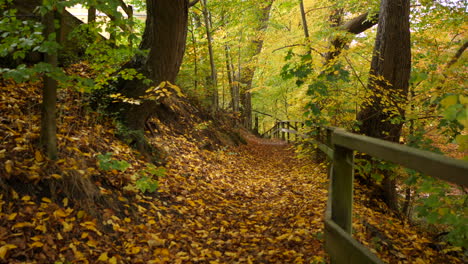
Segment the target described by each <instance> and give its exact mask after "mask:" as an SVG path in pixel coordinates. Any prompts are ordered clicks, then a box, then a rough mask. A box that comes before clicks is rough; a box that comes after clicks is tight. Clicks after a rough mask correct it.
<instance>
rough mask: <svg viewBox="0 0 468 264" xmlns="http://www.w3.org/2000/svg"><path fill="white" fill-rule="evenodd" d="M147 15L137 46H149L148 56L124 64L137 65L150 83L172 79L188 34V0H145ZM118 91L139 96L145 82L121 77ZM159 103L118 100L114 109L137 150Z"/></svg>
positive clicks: (174, 77) (141, 144) (145, 87)
mask: <svg viewBox="0 0 468 264" xmlns="http://www.w3.org/2000/svg"><path fill="white" fill-rule="evenodd" d="M146 6H147V19H146V27H145V31H144V33H143V39H142V42H141V44H140V49H143V50H145V49H149V54H148V57H147V58H141V57H136V58H134V59H133V60H132V62H131V63H129V64H128V65H127V67H132V68H136V69H138V70H139V71H140V72H141V73H143V74H144V75H145V76H146V77H147V78H149V79H150V80H151V81H152V84H151V85H153V86H155V85H158V84H159V83H161V82H162V81H169V82H171V83H174V82H175V79H176V76H177V74H178V72H179V68H180V65H181V63H182V59H183V55H184V51H185V41H186V37H187V23H188V0H147V1H146ZM119 86H120V90H121V93H122V94H123V95H124V96H126V97H129V98H135V99H139V97H140V96H142V95H144V94H145V91H146V90H147V89H148V85H146V84H144V83H143V82H142V81H140V80H121V82H120V84H119ZM158 105H159V103H158V102H156V101H153V100H151V101H143V102H142V103H141V104H140V105H135V104H128V103H119V104H117V105H116V106H115V107H116V108H117V109H115V108H114V109H113V111H118V112H119V113H120V116H121V119H122V122H123V123H124V125H126V126H127V128H128V129H129V130H130V132H135V131H136V132H139V133H136V134H135V133H131V134H134V135H135V136H134V137H132V138H133V139H134V140H135V141H136V144H137V149H139V150H140V151H146V150H147V147H148V146H147V144H146V141H144V137H143V131H144V128H145V123H146V121H147V120H148V118H149V117H150V116H151V115H152V114H154V113H155V111H156V110H157V108H158Z"/></svg>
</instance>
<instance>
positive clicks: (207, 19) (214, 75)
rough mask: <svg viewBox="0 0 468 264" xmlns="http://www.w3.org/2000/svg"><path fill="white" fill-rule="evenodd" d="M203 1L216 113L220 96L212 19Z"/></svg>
mask: <svg viewBox="0 0 468 264" xmlns="http://www.w3.org/2000/svg"><path fill="white" fill-rule="evenodd" d="M202 3H203V18H204V20H205V29H206V38H207V40H208V54H209V57H210V70H211V75H210V79H209V80H210V83H209V84H208V87H209V93H210V98H211V113H212V114H214V113H216V112H217V111H218V105H219V96H218V73H217V71H216V64H215V62H214V51H213V38H212V36H211V21H210V17H209V12H208V8H207V1H206V0H202Z"/></svg>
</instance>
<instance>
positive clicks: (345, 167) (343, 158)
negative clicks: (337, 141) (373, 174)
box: [331, 145, 354, 234]
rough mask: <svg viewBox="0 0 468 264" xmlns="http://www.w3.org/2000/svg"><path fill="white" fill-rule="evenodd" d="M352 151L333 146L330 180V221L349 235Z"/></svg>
mask: <svg viewBox="0 0 468 264" xmlns="http://www.w3.org/2000/svg"><path fill="white" fill-rule="evenodd" d="M353 165H354V153H353V150H351V149H348V148H344V147H341V146H338V145H334V154H333V168H332V179H331V192H332V196H331V197H332V199H331V206H332V207H331V208H332V209H331V219H332V220H333V221H334V222H335V223H336V224H338V225H339V226H340V227H341V228H343V230H344V231H346V232H347V233H348V234H351V222H352V210H353V181H354V168H353Z"/></svg>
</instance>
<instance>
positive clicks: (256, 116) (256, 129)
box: [254, 115, 258, 135]
mask: <svg viewBox="0 0 468 264" xmlns="http://www.w3.org/2000/svg"><path fill="white" fill-rule="evenodd" d="M254 131H255V134H257V135H258V115H255V124H254Z"/></svg>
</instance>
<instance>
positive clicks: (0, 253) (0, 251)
mask: <svg viewBox="0 0 468 264" xmlns="http://www.w3.org/2000/svg"><path fill="white" fill-rule="evenodd" d="M14 248H17V246H16V245H13V244H6V245H3V246H1V247H0V259H5V257H6V254H7V253H8V250H10V249H14Z"/></svg>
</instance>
